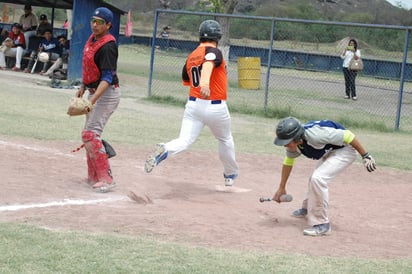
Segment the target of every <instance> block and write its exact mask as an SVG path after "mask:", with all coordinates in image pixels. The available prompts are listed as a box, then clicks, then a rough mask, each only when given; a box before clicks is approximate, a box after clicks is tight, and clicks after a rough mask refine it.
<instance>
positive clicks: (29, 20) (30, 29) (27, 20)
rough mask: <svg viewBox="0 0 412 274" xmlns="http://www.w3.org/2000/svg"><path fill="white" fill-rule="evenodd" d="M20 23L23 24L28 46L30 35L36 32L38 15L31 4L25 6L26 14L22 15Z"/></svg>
mask: <svg viewBox="0 0 412 274" xmlns="http://www.w3.org/2000/svg"><path fill="white" fill-rule="evenodd" d="M19 23H20V25H21V26H22V32H23V33H24V39H25V40H26V47H28V46H29V41H30V37H32V36H34V35H35V34H36V28H37V17H36V15H34V14H33V12H32V7H31V5H25V6H24V14H22V16H20V20H19ZM26 49H27V48H26Z"/></svg>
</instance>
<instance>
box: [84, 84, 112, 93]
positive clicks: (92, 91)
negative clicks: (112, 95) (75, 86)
mask: <svg viewBox="0 0 412 274" xmlns="http://www.w3.org/2000/svg"><path fill="white" fill-rule="evenodd" d="M109 87H112V88H118V87H119V84H115V85H110V86H109ZM87 89H88V90H89V92H90V93H91V94H93V93H95V92H96V89H95V88H87Z"/></svg>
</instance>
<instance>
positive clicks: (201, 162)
mask: <svg viewBox="0 0 412 274" xmlns="http://www.w3.org/2000/svg"><path fill="white" fill-rule="evenodd" d="M76 145H78V144H74V143H71V142H49V141H48V142H43V141H38V140H32V139H23V138H10V137H2V136H0V153H1V154H2V157H1V159H0V172H1V174H2V178H1V185H2V191H1V192H0V222H17V223H26V224H33V225H36V226H40V227H46V228H49V229H52V230H64V231H66V230H76V231H86V232H91V233H113V234H124V235H138V236H150V237H151V236H153V237H155V238H157V239H160V240H166V241H173V242H178V243H186V244H193V245H200V246H211V247H222V248H227V249H242V250H258V251H259V250H264V251H275V252H282V253H303V254H310V255H329V256H345V257H364V258H402V257H409V256H410V254H412V246H411V244H410V239H411V238H412V208H411V207H410V204H412V198H411V195H410V193H412V184H411V182H412V173H410V172H401V171H399V170H394V169H387V168H379V169H378V170H377V171H376V172H375V173H372V174H370V173H368V172H366V171H365V170H364V167H363V166H362V165H360V164H358V163H357V164H354V165H352V166H351V167H350V168H349V170H347V171H346V172H345V173H344V174H342V175H341V176H339V177H338V178H336V179H335V180H334V182H333V183H332V185H331V186H330V197H331V200H330V211H329V213H330V219H331V224H332V235H331V236H327V237H318V238H316V237H315V238H312V237H307V236H303V235H302V230H303V229H304V228H305V227H306V222H305V220H304V219H295V218H293V217H291V216H290V213H291V211H293V210H294V209H296V208H298V207H299V206H300V203H301V200H302V198H303V197H304V194H305V191H306V182H307V177H308V175H309V174H310V171H311V169H312V168H313V166H314V162H313V161H310V160H306V159H299V163H298V164H297V165H296V167H295V169H294V172H293V173H292V177H291V179H290V183H289V188H288V190H289V192H290V193H291V194H293V196H294V200H293V201H292V202H290V203H283V204H280V205H279V204H276V203H272V202H266V203H260V202H259V201H258V200H259V197H260V196H271V195H272V194H273V191H274V189H275V186H276V185H277V182H278V179H279V177H280V175H279V172H280V166H281V162H282V159H281V158H279V157H277V156H261V155H252V154H238V155H237V157H238V161H239V164H240V168H241V176H240V178H239V179H238V180H237V181H236V185H235V187H233V188H232V189H231V191H226V189H225V188H224V187H223V180H222V176H221V173H222V170H221V164H220V162H219V159H218V156H217V153H216V152H215V151H212V152H210V153H205V152H197V151H188V152H185V153H183V154H180V155H179V156H177V157H175V158H171V159H168V160H167V161H166V162H165V163H162V165H160V166H159V167H157V168H156V169H155V170H154V171H153V172H152V173H151V174H146V173H144V171H143V163H144V159H145V158H146V156H147V154H148V153H149V149H147V150H141V149H140V150H139V149H137V148H135V147H128V146H124V145H123V146H121V145H116V144H113V145H114V147H115V149H116V150H117V153H118V156H116V157H115V158H113V160H112V161H111V163H112V169H113V173H114V176H115V179H116V181H117V183H118V186H117V188H115V190H114V191H113V192H110V193H107V194H100V193H94V192H93V191H92V190H91V189H89V187H88V186H86V184H84V183H82V182H81V181H82V179H83V178H84V177H85V175H86V164H85V155H84V151H80V152H77V153H71V152H70V151H71V150H72V149H73V148H75V147H76ZM187 163H191V164H190V165H189V164H187ZM205 170H206V171H205ZM130 191H133V192H134V193H136V194H137V195H139V196H145V195H147V197H148V198H149V199H150V200H151V201H152V202H153V203H150V204H141V203H136V202H134V201H132V200H130V199H129V198H128V196H127V195H128V193H129V192H130Z"/></svg>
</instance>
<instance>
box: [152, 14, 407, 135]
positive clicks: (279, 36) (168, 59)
mask: <svg viewBox="0 0 412 274" xmlns="http://www.w3.org/2000/svg"><path fill="white" fill-rule="evenodd" d="M206 19H215V20H217V21H219V22H220V23H221V25H222V27H223V29H224V30H227V29H229V31H228V33H225V32H224V36H226V37H224V38H226V39H227V38H229V39H228V45H226V46H225V45H222V44H223V42H224V39H222V40H221V42H220V45H219V48H221V50H222V51H223V52H224V55H225V56H226V60H229V61H228V62H227V63H228V76H229V96H228V97H229V98H228V105H229V107H230V109H231V111H239V112H243V113H250V114H258V113H264V114H265V115H267V116H269V117H277V118H281V117H285V116H288V115H293V116H296V117H298V118H300V119H302V120H312V119H334V120H336V121H339V122H341V123H343V124H345V125H347V126H352V127H367V128H371V129H377V130H384V131H385V130H389V131H390V130H393V129H401V130H402V131H407V132H409V131H412V83H411V81H412V65H411V64H409V63H408V61H409V60H408V58H407V54H408V50H409V48H410V45H409V43H410V42H409V35H410V31H411V29H412V28H407V27H400V26H399V27H398V26H383V25H365V24H351V23H339V22H321V21H308V20H293V19H279V18H268V17H247V16H237V15H226V14H211V13H191V12H184V11H170V10H157V11H156V17H155V24H154V31H153V38H152V39H151V43H152V45H153V47H152V56H151V66H150V68H151V71H150V80H149V91H148V95H149V96H153V95H156V96H161V97H173V98H175V99H178V100H182V101H183V100H185V99H187V95H188V94H187V88H186V87H183V86H182V83H181V71H182V67H183V64H184V62H185V59H186V57H187V55H188V53H189V52H190V51H192V50H193V49H195V48H196V47H197V45H198V43H199V42H198V41H199V38H198V27H199V24H200V23H201V22H202V21H203V20H206ZM162 25H169V26H171V27H172V28H171V29H172V31H171V32H170V33H169V35H168V37H167V38H166V39H164V38H161V37H159V35H158V33H159V31H158V30H159V29H161V26H162ZM350 38H355V39H356V40H357V41H358V49H359V50H360V51H361V56H362V59H363V62H364V70H363V71H361V72H359V73H358V75H357V77H356V90H357V97H358V100H356V101H354V100H347V99H344V96H345V82H344V77H343V72H342V62H343V60H342V59H341V58H340V55H341V54H342V52H343V50H344V49H345V48H346V46H347V45H348V41H349V39H350ZM269 64H270V65H269Z"/></svg>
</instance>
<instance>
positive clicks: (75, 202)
mask: <svg viewBox="0 0 412 274" xmlns="http://www.w3.org/2000/svg"><path fill="white" fill-rule="evenodd" d="M126 199H128V198H127V197H109V198H105V199H95V200H82V199H63V200H62V201H53V202H48V203H38V204H16V205H4V206H0V212H2V211H19V210H24V209H32V208H44V207H53V206H67V205H94V204H99V203H110V202H117V201H122V200H126Z"/></svg>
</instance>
